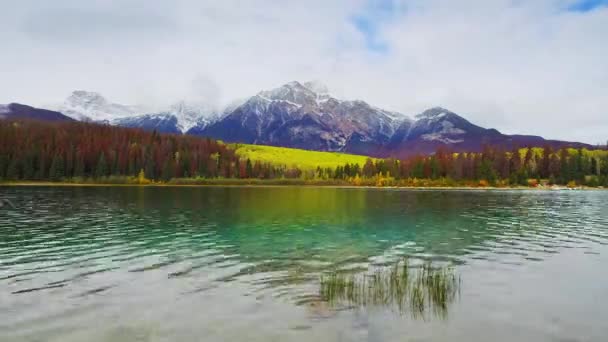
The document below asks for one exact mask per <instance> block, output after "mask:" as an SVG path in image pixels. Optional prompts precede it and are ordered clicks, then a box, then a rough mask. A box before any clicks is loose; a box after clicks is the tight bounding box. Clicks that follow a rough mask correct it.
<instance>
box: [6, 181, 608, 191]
mask: <svg viewBox="0 0 608 342" xmlns="http://www.w3.org/2000/svg"><path fill="white" fill-rule="evenodd" d="M0 187H141V188H148V187H149V188H184V187H186V188H199V187H234V188H254V187H260V188H298V187H306V188H311V187H312V188H337V189H339V188H341V189H386V190H389V189H393V190H394V189H403V190H446V191H447V190H478V191H484V190H502V191H509V190H535V191H573V190H578V191H580V190H584V191H602V190H608V189H607V188H602V187H597V188H594V187H585V186H580V187H576V188H572V189H571V188H568V187H565V186H556V187H543V186H538V187H527V186H515V187H492V186H487V187H481V186H365V185H338V184H318V183H317V184H305V183H304V184H259V183H258V184H248V183H245V182H243V183H242V184H234V183H229V182H228V183H225V184H222V183H219V182H218V183H208V184H172V183H152V184H113V183H70V182H6V183H0Z"/></svg>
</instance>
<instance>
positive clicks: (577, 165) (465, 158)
mask: <svg viewBox="0 0 608 342" xmlns="http://www.w3.org/2000/svg"><path fill="white" fill-rule="evenodd" d="M317 176H318V177H322V178H332V177H333V178H339V179H349V180H352V179H353V178H357V177H361V178H363V179H369V178H374V177H375V178H377V179H378V177H382V178H384V179H385V180H387V179H388V180H393V181H395V180H396V181H399V180H404V179H405V180H412V179H427V180H443V181H447V182H448V183H450V182H452V183H453V182H460V183H462V182H463V181H468V184H472V183H471V182H481V184H487V185H493V186H495V185H505V186H507V185H511V186H513V185H533V186H534V185H537V184H540V183H541V182H544V183H546V184H563V185H567V184H570V185H572V184H579V185H588V186H608V151H606V150H593V151H589V150H586V149H573V148H563V149H559V150H553V149H552V148H551V146H545V147H543V148H537V147H529V148H519V149H514V150H512V151H505V150H503V149H501V148H496V147H492V146H485V147H484V148H483V150H482V152H481V153H452V152H450V151H449V150H448V149H446V148H443V147H441V148H439V149H437V151H436V153H435V154H433V155H431V156H420V155H419V156H413V157H410V158H408V159H404V160H397V159H377V160H372V159H371V158H370V159H368V160H367V161H366V163H365V164H364V165H363V166H361V167H360V166H359V165H356V164H346V165H343V166H339V167H337V168H335V169H327V168H326V169H321V168H317Z"/></svg>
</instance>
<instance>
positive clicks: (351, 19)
mask: <svg viewBox="0 0 608 342" xmlns="http://www.w3.org/2000/svg"><path fill="white" fill-rule="evenodd" d="M598 3H599V1H585V0H583V1H574V0H538V1H534V2H530V1H519V0H516V1H513V0H495V1H484V0H464V1H459V2H457V3H456V2H454V1H449V0H406V1H399V0H379V1H371V0H370V1H365V0H355V1H351V0H336V1H321V0H311V1H306V2H302V1H282V2H276V1H272V0H260V1H255V2H253V1H236V0H225V1H221V2H220V1H194V0H177V1H174V2H161V1H146V2H143V1H137V0H128V1H120V2H117V1H102V2H94V1H80V2H73V1H68V0H57V1H53V2H52V3H49V4H46V5H44V4H42V5H41V4H40V2H38V1H33V0H24V1H21V2H16V1H15V2H10V3H9V2H6V3H5V4H2V8H1V9H2V10H1V11H0V20H1V21H2V22H3V30H1V31H0V39H1V40H2V41H3V42H4V47H5V48H4V49H3V52H2V53H0V74H1V75H2V78H3V82H2V84H1V85H0V103H4V102H12V101H20V102H25V103H29V104H33V105H45V104H47V103H51V102H58V101H62V100H63V98H65V97H66V96H67V95H68V94H69V93H70V92H71V91H72V90H74V89H87V90H95V91H99V92H101V93H102V94H104V95H106V96H107V97H108V98H110V99H112V100H115V101H120V102H123V103H141V102H146V103H155V104H163V103H170V102H173V101H175V100H179V99H180V98H198V99H201V100H206V101H216V102H217V103H220V104H225V103H228V102H230V101H232V100H234V99H236V98H243V97H247V96H250V95H252V94H255V93H257V92H258V91H259V90H261V89H267V88H273V87H276V86H278V85H280V84H282V83H286V82H288V81H291V80H301V81H306V80H310V79H319V80H323V81H324V82H325V83H327V84H328V86H329V88H330V89H332V91H333V92H334V93H336V94H337V95H340V96H342V97H346V98H360V99H363V100H366V101H368V102H370V103H372V104H374V105H376V106H380V107H386V108H388V109H392V110H399V111H402V112H404V113H406V114H410V115H413V114H415V113H417V112H420V111H422V110H424V109H426V108H428V107H431V106H436V105H441V106H444V107H447V108H450V109H452V110H454V111H456V112H458V113H462V114H464V115H465V116H466V117H467V118H469V119H470V120H471V121H473V122H476V123H479V124H482V125H485V126H488V127H495V128H498V129H499V130H502V131H506V132H508V133H515V132H517V133H530V134H539V135H543V136H546V137H552V138H561V139H570V140H581V141H586V142H590V143H595V142H600V141H601V142H603V141H605V140H606V138H607V137H606V136H603V135H605V133H604V132H608V118H606V117H608V116H607V115H606V113H605V109H604V108H608V97H606V96H605V90H604V89H608V62H606V61H605V56H606V55H608V47H607V46H606V45H607V44H605V37H606V36H607V35H608V8H607V7H606V6H604V5H603V4H602V3H600V4H598Z"/></svg>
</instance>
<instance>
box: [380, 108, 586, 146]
mask: <svg viewBox="0 0 608 342" xmlns="http://www.w3.org/2000/svg"><path fill="white" fill-rule="evenodd" d="M484 145H491V146H499V147H502V148H504V149H513V148H517V147H524V146H544V145H549V146H551V147H554V148H560V147H564V146H571V147H590V145H587V144H583V143H577V142H566V141H557V140H545V139H544V138H542V137H538V136H531V135H505V134H502V133H500V132H499V131H497V130H495V129H487V128H483V127H479V126H477V125H475V124H472V123H471V122H469V121H468V120H466V119H464V118H463V117H461V116H459V115H457V114H456V113H454V112H451V111H449V110H447V109H444V108H441V107H435V108H431V109H429V110H426V111H424V112H422V113H421V114H419V115H417V116H416V120H415V121H411V122H408V121H404V122H403V123H402V124H401V126H399V128H397V131H396V133H395V135H393V137H392V138H391V140H390V142H389V143H388V144H387V145H386V146H385V150H384V151H383V152H382V153H381V155H384V156H400V157H403V156H408V155H413V154H430V153H433V152H435V151H436V150H437V148H438V147H440V146H444V147H447V148H449V149H450V150H452V151H454V152H480V151H481V150H482V148H483V146H484Z"/></svg>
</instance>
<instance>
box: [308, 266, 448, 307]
mask: <svg viewBox="0 0 608 342" xmlns="http://www.w3.org/2000/svg"><path fill="white" fill-rule="evenodd" d="M459 287H460V278H459V277H457V275H456V273H455V272H454V270H453V268H451V267H434V266H433V265H431V264H430V263H425V264H424V265H423V266H422V267H418V268H413V267H411V266H410V264H409V263H408V261H407V260H405V261H403V262H401V263H398V264H396V265H395V266H392V267H389V268H386V269H380V270H376V271H374V272H373V273H371V274H370V273H365V274H347V273H340V272H333V273H330V274H324V275H322V276H321V279H320V296H321V297H322V298H323V299H324V300H325V301H327V302H328V303H329V304H330V305H332V306H341V305H347V306H354V307H374V306H382V307H390V308H393V309H396V310H397V311H399V312H400V313H401V314H407V313H410V314H411V315H412V317H414V318H423V319H426V318H427V317H428V313H433V314H434V315H436V316H438V317H441V318H446V317H447V312H448V306H449V305H450V304H451V303H452V302H454V300H455V299H456V298H457V294H458V293H459Z"/></svg>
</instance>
